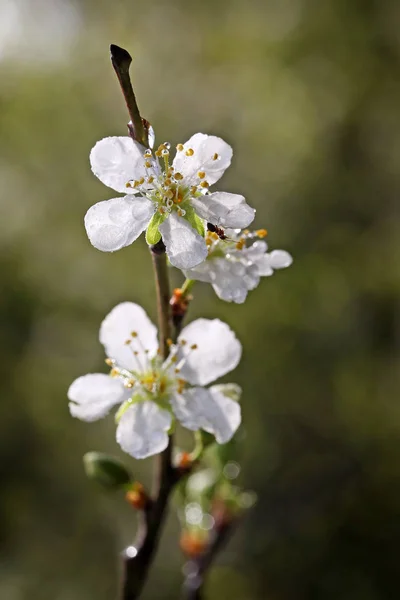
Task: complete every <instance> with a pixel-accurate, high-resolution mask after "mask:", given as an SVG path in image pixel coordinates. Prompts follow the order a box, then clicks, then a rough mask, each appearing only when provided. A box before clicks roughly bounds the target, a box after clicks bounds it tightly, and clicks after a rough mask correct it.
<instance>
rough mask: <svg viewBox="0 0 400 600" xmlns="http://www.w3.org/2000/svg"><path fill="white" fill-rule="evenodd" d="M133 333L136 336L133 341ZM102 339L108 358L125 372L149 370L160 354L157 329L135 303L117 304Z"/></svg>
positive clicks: (102, 331) (106, 321)
mask: <svg viewBox="0 0 400 600" xmlns="http://www.w3.org/2000/svg"><path fill="white" fill-rule="evenodd" d="M132 333H135V334H136V335H135V336H134V337H132ZM99 337H100V342H101V343H102V344H103V346H104V349H105V351H106V354H107V356H108V357H110V358H113V359H114V360H115V361H116V362H117V364H118V365H119V366H120V367H124V368H125V369H129V370H133V371H140V372H142V371H144V370H147V367H148V361H149V359H150V358H152V357H153V356H155V354H156V353H157V348H158V341H157V328H156V327H155V326H154V325H153V323H152V322H151V321H150V319H149V317H148V316H147V314H146V312H145V311H144V310H143V308H142V307H141V306H139V305H138V304H134V303H133V302H123V303H121V304H118V305H117V306H116V307H115V308H113V310H112V311H111V312H110V313H108V315H107V316H106V318H105V319H104V321H103V322H102V324H101V326H100V336H99ZM128 340H129V344H127V343H126V342H127V341H128ZM146 350H147V352H146ZM135 353H136V355H135Z"/></svg>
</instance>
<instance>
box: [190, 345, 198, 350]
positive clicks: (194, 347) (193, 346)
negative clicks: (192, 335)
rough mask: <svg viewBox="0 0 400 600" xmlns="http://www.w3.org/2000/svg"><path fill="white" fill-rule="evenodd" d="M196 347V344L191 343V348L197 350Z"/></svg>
mask: <svg viewBox="0 0 400 600" xmlns="http://www.w3.org/2000/svg"><path fill="white" fill-rule="evenodd" d="M197 348H198V346H197V344H192V345H191V346H190V349H191V350H197Z"/></svg>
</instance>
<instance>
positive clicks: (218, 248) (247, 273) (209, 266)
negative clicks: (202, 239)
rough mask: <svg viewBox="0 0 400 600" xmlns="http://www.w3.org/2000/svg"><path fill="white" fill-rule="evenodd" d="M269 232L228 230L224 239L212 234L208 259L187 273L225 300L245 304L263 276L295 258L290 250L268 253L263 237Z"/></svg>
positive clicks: (208, 242)
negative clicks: (209, 284)
mask: <svg viewBox="0 0 400 600" xmlns="http://www.w3.org/2000/svg"><path fill="white" fill-rule="evenodd" d="M265 235H266V231H265V230H263V229H261V230H258V231H256V232H250V231H244V232H241V231H240V230H229V229H226V230H225V232H224V234H223V239H221V238H220V237H219V236H218V233H216V232H212V231H208V232H207V235H206V243H207V246H208V256H207V259H206V260H205V261H204V262H203V263H201V264H200V265H197V266H196V267H193V268H192V269H185V270H184V271H183V273H184V275H185V277H187V278H188V279H196V280H198V281H203V282H206V283H211V285H212V287H213V288H214V291H215V293H216V294H217V296H218V297H219V298H221V300H225V301H226V302H236V303H237V304H241V303H243V302H244V301H245V300H246V297H247V292H248V291H249V290H253V289H254V288H256V287H257V286H258V284H259V282H260V278H261V277H268V276H270V275H272V274H273V273H274V270H276V269H284V268H286V267H289V266H290V265H291V264H292V262H293V259H292V257H291V255H290V254H289V253H288V252H286V250H273V251H272V252H267V250H268V246H267V243H266V242H265V241H264V240H261V239H260V238H263V237H264V236H265Z"/></svg>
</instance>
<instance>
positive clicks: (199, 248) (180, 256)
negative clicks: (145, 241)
mask: <svg viewBox="0 0 400 600" xmlns="http://www.w3.org/2000/svg"><path fill="white" fill-rule="evenodd" d="M159 231H160V233H161V235H162V239H163V242H164V244H165V247H166V251H167V256H168V258H169V260H170V262H171V264H172V265H173V266H174V267H177V268H178V269H191V268H192V267H195V266H196V265H198V264H200V263H201V262H203V260H205V259H206V257H207V246H206V243H205V241H204V238H202V237H201V235H199V234H198V233H197V231H195V230H194V229H193V227H192V226H191V225H190V223H188V221H186V219H184V218H183V217H178V215H177V214H176V212H172V213H171V214H170V216H169V217H168V218H167V219H165V221H164V222H163V223H162V224H161V225H160V227H159Z"/></svg>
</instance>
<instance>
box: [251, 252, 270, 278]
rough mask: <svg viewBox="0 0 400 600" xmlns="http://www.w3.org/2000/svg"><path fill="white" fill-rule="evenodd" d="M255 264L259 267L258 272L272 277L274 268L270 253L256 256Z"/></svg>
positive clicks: (262, 275) (261, 275)
mask: <svg viewBox="0 0 400 600" xmlns="http://www.w3.org/2000/svg"><path fill="white" fill-rule="evenodd" d="M254 265H255V266H256V267H257V269H258V274H259V275H260V277H270V276H271V275H273V274H274V270H273V268H272V267H271V258H270V255H269V254H268V253H267V254H262V255H261V256H258V257H256V258H255V259H254Z"/></svg>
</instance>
